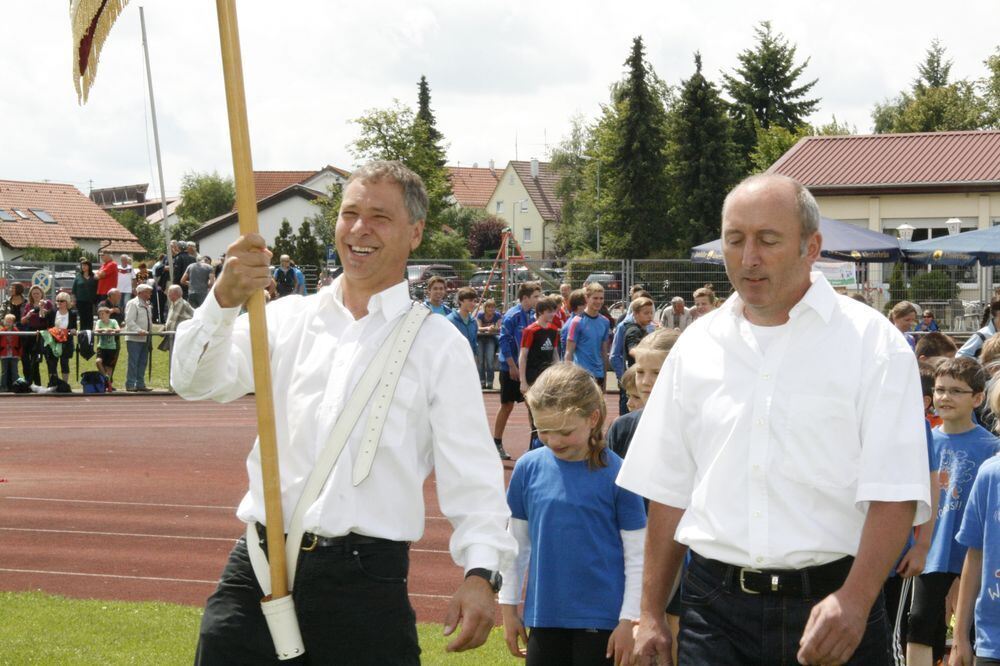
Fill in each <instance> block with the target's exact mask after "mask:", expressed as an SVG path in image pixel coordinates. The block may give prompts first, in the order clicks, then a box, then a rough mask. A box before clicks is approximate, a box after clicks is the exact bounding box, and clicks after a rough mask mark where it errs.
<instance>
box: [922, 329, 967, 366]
mask: <svg viewBox="0 0 1000 666" xmlns="http://www.w3.org/2000/svg"><path fill="white" fill-rule="evenodd" d="M913 351H914V353H915V354H916V355H917V358H918V359H920V360H921V361H926V360H927V359H929V358H933V357H935V356H943V357H945V358H955V353H956V352H957V351H958V345H956V344H955V341H954V340H952V339H951V336H950V335H946V334H944V333H942V332H941V331H932V332H931V333H925V334H924V335H921V336H920V339H919V340H917V344H916V345H914V347H913Z"/></svg>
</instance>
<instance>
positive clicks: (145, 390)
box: [135, 386, 153, 393]
mask: <svg viewBox="0 0 1000 666" xmlns="http://www.w3.org/2000/svg"><path fill="white" fill-rule="evenodd" d="M135 390H136V391H139V392H140V393H151V392H152V390H153V389H151V388H149V387H148V386H136V387H135Z"/></svg>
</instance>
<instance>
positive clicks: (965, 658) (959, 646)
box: [948, 631, 976, 666]
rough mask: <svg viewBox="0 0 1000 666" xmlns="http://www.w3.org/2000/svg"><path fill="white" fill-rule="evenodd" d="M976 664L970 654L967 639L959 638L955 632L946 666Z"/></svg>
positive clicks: (970, 665)
mask: <svg viewBox="0 0 1000 666" xmlns="http://www.w3.org/2000/svg"><path fill="white" fill-rule="evenodd" d="M974 663H976V660H975V655H974V654H973V653H972V644H971V643H969V639H968V637H964V636H960V635H959V634H958V632H957V631H956V632H955V640H954V641H953V642H952V644H951V656H950V657H948V666H972V665H973V664H974Z"/></svg>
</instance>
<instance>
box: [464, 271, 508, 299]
mask: <svg viewBox="0 0 1000 666" xmlns="http://www.w3.org/2000/svg"><path fill="white" fill-rule="evenodd" d="M490 275H492V276H493V277H492V279H491V278H490ZM487 281H489V283H490V289H489V293H488V294H487V295H485V296H484V295H483V291H484V290H485V289H486V282H487ZM502 282H503V275H501V274H500V273H499V272H491V271H476V272H475V273H473V274H472V276H471V277H470V278H469V286H470V287H472V288H473V289H475V290H476V293H477V294H479V297H480V298H497V297H498V296H499V294H500V291H501V290H502V289H503V285H502Z"/></svg>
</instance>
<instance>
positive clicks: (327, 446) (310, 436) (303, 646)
mask: <svg viewBox="0 0 1000 666" xmlns="http://www.w3.org/2000/svg"><path fill="white" fill-rule="evenodd" d="M126 1H127V0H103V1H102V0H75V2H74V3H73V5H72V7H71V12H72V18H73V22H74V55H75V62H76V65H75V75H76V81H77V83H78V85H79V87H78V90H79V91H80V95H81V97H82V98H83V99H85V98H86V96H87V90H88V88H89V86H90V85H91V84H92V82H93V78H94V69H93V68H94V67H95V66H96V61H97V54H98V51H99V50H100V46H101V44H102V43H103V40H104V38H105V37H106V35H107V32H108V30H110V26H111V23H112V22H113V21H114V18H115V16H117V13H118V12H120V11H121V9H122V8H123V7H124V5H125V2H126ZM217 6H218V13H219V30H220V40H221V43H222V53H223V68H224V73H225V81H226V100H227V106H228V109H229V124H230V134H231V142H232V146H233V163H234V175H235V180H236V188H237V210H238V212H239V221H240V231H241V234H242V235H241V237H240V238H239V239H238V240H237V241H236V242H235V243H234V244H233V245H231V246H230V247H229V249H228V251H227V255H226V256H227V259H226V264H225V269H224V270H223V272H222V274H221V275H220V276H219V279H218V280H217V281H216V283H215V287H214V289H213V291H212V293H211V294H209V296H208V298H207V299H206V301H205V304H204V305H203V306H202V307H201V308H199V310H198V311H197V312H196V314H195V317H194V319H192V320H190V321H189V322H186V323H185V324H184V325H183V326H182V327H181V328H180V329H179V330H178V335H177V337H176V339H175V342H174V349H175V351H174V356H173V365H172V381H173V383H174V388H175V389H176V390H177V392H178V393H179V394H180V395H182V396H184V397H186V398H189V399H214V400H218V401H227V400H233V399H236V398H238V397H240V396H242V395H245V394H247V393H250V392H253V393H254V394H255V397H256V402H257V414H258V431H259V436H258V442H257V444H256V445H255V446H254V448H253V450H252V452H251V454H250V456H249V457H248V460H247V471H248V475H249V477H250V488H249V491H248V493H247V495H246V496H245V497H244V499H243V501H242V502H241V504H240V507H239V509H238V512H237V513H238V516H239V517H240V518H241V519H242V520H243V521H244V522H246V523H247V525H248V529H247V536H246V537H244V538H241V539H240V540H239V541H238V542H237V545H236V547H235V548H234V549H233V551H232V553H231V555H230V558H229V562H228V563H227V565H226V568H225V570H224V572H223V575H222V579H221V581H220V584H219V587H218V589H217V590H216V592H215V594H213V595H212V597H211V598H210V599H209V602H208V605H207V607H206V611H205V615H204V618H203V621H202V628H201V634H200V637H199V646H198V656H197V662H198V663H199V664H232V663H254V664H261V663H274V662H275V661H277V660H284V659H293V658H298V659H300V661H301V660H303V659H304V660H308V663H315V664H327V663H351V664H417V663H419V654H420V648H419V646H418V644H417V634H416V627H415V616H414V613H413V609H412V607H411V606H410V604H409V599H408V596H407V588H406V581H407V576H408V567H409V557H408V549H409V543H410V542H412V541H416V540H418V539H420V537H421V535H422V532H423V527H424V506H423V482H424V480H425V479H426V477H427V476H428V475H429V473H430V471H431V470H432V469H434V470H435V471H436V481H437V489H438V496H439V503H440V506H441V509H442V511H443V512H444V514H445V515H446V517H447V518H448V519H449V520H450V521H451V523H452V525H453V527H454V533H453V535H452V538H451V543H450V550H451V554H452V557H453V559H454V560H455V562H456V563H457V564H459V565H460V566H462V567H463V568H464V570H465V579H464V581H463V582H462V583H461V585H460V586H459V588H458V589H457V591H456V592H455V594H454V596H453V598H452V601H451V603H450V605H449V608H448V611H447V615H446V617H445V622H444V623H445V634H446V635H450V634H452V633H453V632H454V631H455V630H456V629H457V628H458V627H459V626H461V631H460V632H459V634H458V636H457V637H456V638H455V639H454V640H453V641H452V642H451V643H450V644H449V645H448V648H447V649H448V650H449V651H461V650H467V649H471V648H475V647H478V646H479V645H482V644H483V643H484V642H485V641H486V638H487V637H488V635H489V630H490V629H491V627H492V625H493V617H494V614H495V594H496V592H497V590H498V589H499V586H500V583H501V581H500V580H499V575H498V574H497V573H496V572H497V571H499V570H500V568H502V567H503V566H504V565H505V564H507V563H508V562H509V560H510V558H512V557H513V555H514V553H515V550H516V545H515V543H514V541H513V539H512V538H511V537H510V535H509V534H508V533H507V531H506V523H507V519H508V517H509V510H508V508H507V505H506V501H505V499H504V491H503V470H502V466H501V463H500V461H499V460H498V459H497V457H496V454H495V450H494V448H493V446H492V441H491V437H490V433H489V427H488V424H487V421H486V414H485V408H484V406H483V405H482V403H481V402H477V401H473V402H469V401H468V399H467V398H468V396H469V395H475V394H478V393H479V390H478V386H477V383H478V380H477V374H476V370H475V367H474V364H473V361H472V358H471V357H470V356H469V355H468V353H467V352H466V353H464V354H463V353H462V350H463V346H462V344H461V341H462V338H461V337H460V334H459V333H458V331H457V330H456V329H455V328H454V327H453V326H451V324H450V323H449V322H447V321H445V320H443V319H440V318H434V317H430V318H426V313H427V311H426V310H425V309H423V308H422V307H420V306H414V305H413V304H412V303H411V301H410V298H409V292H408V288H407V283H406V281H405V280H404V279H403V276H404V274H405V266H406V260H407V257H408V256H409V253H410V252H411V251H412V250H413V249H415V248H416V247H417V246H418V245H419V243H420V241H421V239H422V236H423V228H424V217H425V215H426V210H427V193H426V190H425V188H424V186H423V183H422V182H421V180H420V178H419V177H418V176H417V175H416V174H414V173H413V172H412V171H410V170H409V169H407V168H406V167H405V166H403V165H402V164H400V163H398V162H376V163H372V164H369V165H365V166H363V167H362V168H360V169H358V170H357V171H355V173H354V174H352V176H351V178H350V179H349V181H348V183H347V185H346V187H345V189H344V194H343V203H342V205H341V210H340V216H339V219H338V221H337V229H336V243H337V250H338V253H339V255H340V257H341V258H342V261H343V263H344V273H343V275H342V276H341V277H339V278H338V279H337V280H336V281H335V282H334V283H333V284H332V285H330V286H329V287H327V288H325V289H323V290H321V292H320V293H317V294H314V295H312V296H309V297H306V298H304V299H302V298H298V297H290V298H287V299H281V300H279V301H276V302H275V303H273V304H271V305H270V306H269V307H268V312H269V313H270V317H268V318H267V319H270V321H271V324H270V325H268V321H267V319H266V318H265V312H264V298H263V293H264V292H263V289H264V287H265V286H266V284H268V283H269V281H270V275H269V271H268V266H269V264H270V252H269V251H268V250H267V248H266V245H265V243H264V239H263V238H262V237H261V236H260V235H259V234H258V233H257V228H256V227H257V220H256V199H255V196H254V191H253V179H252V166H251V160H250V150H249V132H248V129H247V122H246V108H245V100H244V95H243V76H242V65H241V63H240V53H239V36H238V30H237V27H236V17H235V5H234V0H217ZM244 305H245V307H246V309H247V311H248V316H239V311H240V308H241V306H244ZM425 319H426V320H425ZM272 376H273V377H274V385H276V386H279V387H280V388H281V390H280V391H278V392H277V395H272V381H271V377H272ZM286 534H287V535H288V538H287V546H286V539H285V535H286ZM293 599H294V603H293ZM269 634H270V635H269ZM303 653H305V656H303ZM303 663H305V662H303Z"/></svg>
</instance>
